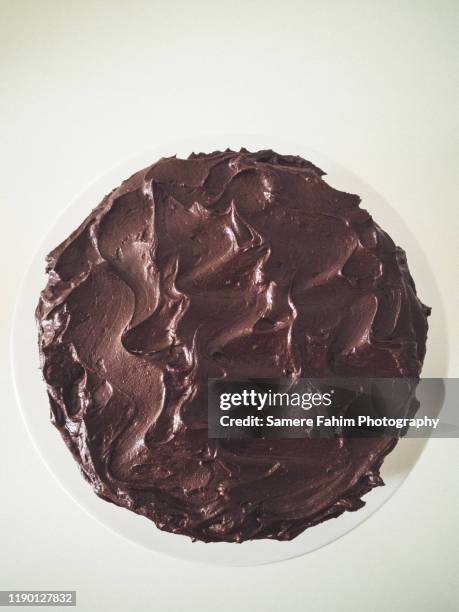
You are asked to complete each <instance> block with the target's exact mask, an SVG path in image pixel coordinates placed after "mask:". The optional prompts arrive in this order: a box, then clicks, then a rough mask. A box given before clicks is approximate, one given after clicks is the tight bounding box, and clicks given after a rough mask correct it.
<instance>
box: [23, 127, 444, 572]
mask: <svg viewBox="0 0 459 612" xmlns="http://www.w3.org/2000/svg"><path fill="white" fill-rule="evenodd" d="M241 146H244V147H246V148H248V149H250V150H257V149H264V148H273V149H275V150H277V151H279V152H280V153H290V154H298V155H302V156H303V157H305V158H306V159H310V160H311V161H312V162H313V163H314V164H316V165H318V166H319V167H321V168H322V169H323V170H324V171H326V172H327V175H328V177H327V181H328V182H329V183H330V184H332V185H333V186H334V187H337V188H340V189H344V190H346V191H350V192H354V193H358V194H359V195H361V196H362V199H363V204H362V205H363V206H364V207H365V208H366V209H368V210H369V211H370V213H371V214H372V215H373V216H374V218H375V219H376V221H377V222H378V223H379V224H380V225H381V226H382V227H383V228H384V229H386V230H387V231H388V232H389V233H390V234H391V235H392V237H393V238H394V239H395V240H396V242H398V243H400V244H401V246H402V247H403V248H405V249H406V250H407V252H408V259H409V264H410V268H411V269H412V270H413V269H414V270H415V273H414V276H415V278H416V279H417V281H418V289H419V286H420V285H421V284H422V287H423V290H421V291H419V293H420V295H421V297H422V298H424V299H425V300H426V301H427V302H428V303H430V304H432V303H435V304H437V305H438V304H441V299H440V296H439V292H438V289H437V287H436V283H435V279H434V276H433V274H432V272H431V270H430V267H429V264H428V261H427V259H426V257H425V256H424V254H423V252H422V249H421V248H420V247H419V245H418V243H417V242H416V240H415V239H414V237H413V236H412V235H411V233H410V231H409V230H408V228H407V227H406V226H405V225H404V223H403V221H402V220H401V218H400V217H399V216H398V215H397V214H396V212H395V211H394V209H393V208H391V207H390V206H389V205H388V204H387V203H386V202H385V201H384V200H383V199H382V198H381V197H380V196H378V195H377V194H376V193H375V192H374V191H373V190H372V189H370V188H369V187H368V185H366V184H365V183H364V182H363V181H361V180H360V179H359V178H358V177H357V176H355V175H354V174H352V173H351V172H349V171H347V170H345V169H344V168H343V167H341V166H340V165H338V164H336V163H335V162H333V161H331V160H330V159H327V158H326V157H324V156H323V155H321V154H319V153H317V152H314V151H311V150H308V149H307V148H305V147H303V146H298V145H295V144H292V143H286V142H284V141H279V140H278V139H273V138H269V139H268V138H263V137H254V136H251V137H248V136H234V135H233V136H224V135H222V136H213V137H197V138H194V139H190V140H187V141H181V142H178V143H172V144H170V145H164V146H161V147H157V148H155V149H153V150H151V151H149V152H148V153H144V154H142V155H140V156H138V157H136V158H135V159H132V160H130V161H128V162H126V163H123V164H121V165H120V166H119V167H117V168H115V169H114V170H112V171H110V172H108V173H107V174H106V175H105V176H104V177H103V178H101V179H98V180H97V181H95V182H94V183H93V184H92V185H91V186H90V187H88V188H87V189H86V190H84V191H83V192H81V193H80V195H78V196H77V197H76V198H75V199H74V200H73V201H72V202H71V204H70V205H69V207H68V208H66V209H65V211H64V212H63V214H62V215H61V217H60V218H59V219H58V220H57V222H56V224H55V225H54V227H52V229H51V230H50V232H49V234H48V236H47V237H46V239H45V240H44V242H43V244H42V245H41V247H40V249H39V251H38V253H37V254H36V256H35V258H34V260H33V263H32V265H31V267H30V270H29V272H28V274H27V276H26V278H25V282H24V284H23V287H22V291H21V293H20V296H19V299H18V303H17V307H16V313H15V318H14V324H13V330H12V360H13V373H14V379H15V387H16V393H17V398H18V402H19V405H20V407H21V411H22V416H23V418H24V421H25V424H26V427H27V430H28V432H29V434H30V436H31V438H32V441H33V443H34V445H35V447H36V449H37V451H38V453H39V454H40V456H41V458H42V459H43V461H44V462H45V464H46V465H47V467H48V468H49V470H50V471H51V473H52V474H53V475H54V476H55V477H56V479H57V481H58V482H59V483H60V485H61V486H62V487H63V489H64V490H65V491H66V492H67V493H68V494H69V495H70V496H71V497H72V499H74V500H75V502H76V503H78V504H79V505H80V506H81V507H82V508H83V509H84V510H85V511H87V512H88V513H89V514H90V515H91V516H93V517H94V518H96V519H97V520H98V521H100V523H102V524H103V525H104V526H105V527H108V528H109V529H111V530H113V531H114V532H116V533H117V534H120V535H122V536H124V537H125V538H127V539H129V540H131V541H133V542H136V543H137V544H140V545H142V546H144V547H147V548H149V549H151V550H154V551H157V552H162V553H164V554H167V555H172V556H174V557H179V558H182V559H188V560H193V561H201V562H207V563H212V564H220V565H258V564H262V563H271V562H275V561H281V560H284V559H289V558H292V557H296V556H299V555H303V554H306V553H308V552H311V551H313V550H316V549H318V548H320V547H322V546H324V545H326V544H329V543H330V542H333V541H334V540H336V539H337V538H339V537H341V536H342V535H344V534H345V533H348V532H349V531H350V530H351V529H354V528H355V527H357V525H359V524H360V523H362V522H363V521H364V520H365V519H367V518H368V517H369V516H371V515H372V514H373V513H374V512H375V511H376V510H377V509H378V508H380V507H381V506H382V505H383V504H384V503H385V502H386V501H387V500H388V499H389V498H390V497H391V495H392V494H393V493H394V492H395V491H396V490H397V488H398V487H399V486H400V485H401V483H402V482H403V480H404V479H405V478H406V476H407V474H408V473H409V472H410V470H411V469H412V468H413V466H414V464H415V462H416V460H417V459H418V457H419V455H420V453H421V452H422V449H423V447H424V445H425V440H419V439H410V440H402V441H401V442H400V443H399V445H398V446H397V447H396V449H395V450H394V451H393V452H392V453H391V454H390V455H389V457H388V458H387V459H386V461H385V463H384V465H383V469H382V476H383V478H384V480H385V482H386V486H385V487H379V488H377V489H375V490H373V491H371V492H370V493H369V494H368V495H366V496H365V501H366V506H365V507H364V508H362V509H361V510H359V511H358V512H352V513H350V512H346V513H345V514H343V515H342V516H340V517H339V518H337V519H332V520H330V521H327V522H325V523H322V524H320V525H317V526H316V527H313V528H312V529H309V530H307V531H306V532H304V533H303V534H301V535H300V536H298V537H297V538H295V539H294V540H293V541H291V542H276V541H267V540H261V541H253V542H244V543H243V544H228V543H214V544H204V543H202V542H194V543H193V542H191V540H189V539H188V538H186V537H183V536H178V535H172V534H168V533H164V532H162V531H160V530H159V529H157V528H156V527H155V525H154V524H153V523H152V522H150V521H149V520H147V519H145V518H144V517H141V516H138V515H136V514H134V513H132V512H129V511H127V510H125V509H123V508H119V507H117V506H114V505H113V504H110V503H107V502H105V501H103V500H101V499H99V498H98V497H97V496H96V495H95V494H94V493H93V492H92V489H91V488H90V486H89V485H88V484H87V483H86V482H85V481H84V479H83V477H82V476H81V474H80V472H79V470H78V467H77V464H76V463H75V462H74V460H73V458H72V457H71V454H70V452H69V451H68V450H67V447H66V446H65V444H64V442H63V441H62V439H61V437H60V435H59V433H58V432H57V430H55V429H54V427H53V426H52V425H51V424H50V422H49V405H48V399H47V395H46V391H45V384H44V382H43V380H42V377H41V372H40V370H39V360H38V349H37V330H36V327H35V321H34V310H35V306H36V303H37V301H38V296H39V292H40V290H41V289H43V287H44V286H45V283H46V277H45V273H44V267H45V265H44V259H45V255H46V254H47V253H48V252H49V251H50V250H52V249H53V248H54V247H55V246H56V245H57V244H58V243H60V242H61V241H62V240H63V239H65V238H66V237H67V236H68V235H69V234H70V233H71V231H72V230H74V229H75V228H76V227H77V226H78V225H79V224H80V222H81V221H82V220H83V219H84V218H85V217H86V215H87V214H88V213H89V212H90V211H91V210H92V209H93V208H94V207H95V206H96V205H97V204H98V202H100V201H101V199H102V198H103V196H104V195H105V194H106V193H108V192H109V191H111V189H112V188H113V187H116V186H117V185H119V184H120V183H121V181H122V180H124V179H125V178H127V177H128V176H130V175H131V174H133V173H134V172H135V171H136V170H139V169H140V168H143V167H145V166H148V165H149V164H151V163H153V162H154V161H156V160H157V159H159V158H160V157H163V156H169V155H174V154H177V155H178V156H180V157H184V156H187V155H188V154H189V153H191V152H192V151H195V152H197V151H206V152H210V151H214V150H217V149H224V148H227V147H230V148H232V149H239V148H240V147H241ZM419 277H422V278H421V280H422V282H421V281H420V280H419ZM437 314H438V315H441V313H440V312H439V309H438V308H437ZM439 319H440V322H439V324H437V325H436V329H435V334H434V336H433V337H431V338H429V347H428V348H429V350H428V360H427V361H426V364H425V368H424V373H425V375H426V376H428V375H430V376H434V375H438V371H441V372H442V373H443V372H446V361H447V351H446V349H445V347H446V346H447V334H446V329H445V328H444V323H443V321H444V319H443V317H441V316H440V317H439ZM431 335H432V334H431Z"/></svg>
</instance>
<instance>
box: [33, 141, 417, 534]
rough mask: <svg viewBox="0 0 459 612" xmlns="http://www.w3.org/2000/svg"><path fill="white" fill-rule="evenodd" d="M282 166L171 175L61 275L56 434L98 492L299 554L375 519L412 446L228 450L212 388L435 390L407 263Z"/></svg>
mask: <svg viewBox="0 0 459 612" xmlns="http://www.w3.org/2000/svg"><path fill="white" fill-rule="evenodd" d="M323 174H324V173H323V172H322V171H321V170H320V169H319V168H317V167H315V166H314V165H313V164H312V163H310V162H308V161H306V160H304V159H302V158H300V157H296V156H290V155H279V154H277V153H274V152H273V151H259V152H257V153H250V152H248V151H246V150H244V149H242V150H241V151H240V152H234V151H230V150H227V151H224V152H215V153H211V154H202V153H201V154H198V155H195V154H192V155H191V156H190V157H189V158H188V159H178V158H176V157H172V158H167V159H161V160H160V161H158V162H157V163H155V164H153V165H152V166H150V167H148V168H145V169H144V170H141V171H140V172H138V173H137V174H135V175H134V176H132V177H131V178H129V179H128V180H126V181H125V182H123V183H122V185H121V186H120V187H118V188H117V189H115V190H114V191H113V192H112V193H110V194H109V195H108V196H106V197H105V198H104V200H103V201H102V202H101V203H100V204H99V206H97V208H95V210H93V212H92V213H91V214H90V215H89V216H88V217H87V219H86V220H85V221H84V222H83V223H82V224H81V225H80V227H79V228H78V229H77V230H75V231H74V232H73V233H72V234H71V236H70V237H69V238H67V240H65V241H64V242H63V243H62V244H61V245H60V246H58V247H57V248H56V249H55V250H54V251H52V252H51V253H50V254H49V256H48V258H47V263H48V266H47V271H48V274H49V278H48V284H47V286H46V288H45V289H44V291H43V292H42V294H41V297H40V301H39V304H38V307H37V311H36V318H37V322H38V325H39V346H40V355H41V362H42V368H43V375H44V378H45V380H46V383H47V388H48V394H49V399H50V404H51V413H52V421H53V423H54V425H55V426H56V427H57V428H58V429H59V431H60V433H61V434H62V436H63V438H64V440H65V442H66V443H67V445H68V447H69V448H70V450H71V451H72V453H73V455H74V457H75V459H76V460H77V461H78V463H79V464H80V467H81V470H82V472H83V474H84V476H85V477H86V479H87V480H88V481H89V482H90V483H91V485H92V487H93V488H94V490H95V492H96V493H97V495H99V496H100V497H102V498H104V499H106V500H109V501H111V502H113V503H115V504H118V505H120V506H124V507H126V508H128V509H129V510H132V511H134V512H137V513H139V514H142V515H144V516H146V517H148V518H150V519H152V520H153V521H154V522H155V523H156V525H157V526H158V527H159V528H160V529H164V530H166V531H170V532H173V533H179V534H186V535H189V536H191V537H192V538H196V539H199V540H203V541H206V542H209V541H229V542H240V541H243V540H247V539H254V538H273V539H278V540H289V539H291V538H293V537H295V536H297V535H298V534H299V533H301V532H302V531H304V530H305V529H306V528H308V527H310V526H312V525H315V524H317V523H319V522H321V521H324V520H326V519H329V518H332V517H336V516H338V515H340V514H341V513H342V512H344V511H345V510H356V509H358V508H360V507H361V506H362V505H363V502H362V500H361V497H362V495H363V494H365V493H367V492H368V491H369V490H370V489H372V488H373V487H375V486H378V485H381V484H383V483H382V480H381V478H380V476H379V468H380V466H381V464H382V462H383V460H384V457H385V456H386V455H387V453H389V452H390V451H391V450H392V448H393V447H394V445H395V444H396V440H395V439H393V438H373V439H343V438H336V439H289V440H264V439H248V440H247V439H245V440H234V439H233V440H211V439H209V438H208V433H207V382H208V379H209V378H219V377H227V378H228V379H231V378H238V377H243V378H246V377H251V378H263V379H266V378H271V379H272V378H279V377H292V378H297V377H300V376H302V377H333V376H364V377H365V376H366V377H370V376H373V377H376V376H379V377H399V376H408V377H417V376H418V375H419V374H420V370H421V366H422V362H423V358H424V354H425V346H426V335H427V315H428V314H429V309H428V308H427V307H425V306H423V304H422V303H421V302H420V301H419V299H418V298H417V296H416V290H415V286H414V283H413V280H412V278H411V276H410V273H409V271H408V268H407V263H406V258H405V254H404V252H403V251H402V250H401V249H400V248H397V247H396V246H395V245H394V243H393V241H392V240H391V238H390V237H389V236H388V235H387V234H386V233H385V232H384V231H383V230H382V229H381V228H380V227H379V226H378V225H376V223H375V222H374V221H373V220H372V218H371V216H370V215H369V213H368V212H367V211H365V210H363V209H362V208H360V207H359V203H360V198H359V197H358V196H357V195H351V194H348V193H344V192H340V191H337V190H336V189H333V188H332V187H330V186H329V185H328V184H327V183H326V182H324V180H323V179H322V176H323Z"/></svg>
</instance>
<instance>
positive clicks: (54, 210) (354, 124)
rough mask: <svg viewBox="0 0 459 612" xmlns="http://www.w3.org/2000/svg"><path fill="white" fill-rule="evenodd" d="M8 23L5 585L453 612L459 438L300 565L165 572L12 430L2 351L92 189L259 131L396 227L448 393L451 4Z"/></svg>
mask: <svg viewBox="0 0 459 612" xmlns="http://www.w3.org/2000/svg"><path fill="white" fill-rule="evenodd" d="M0 9H1V14H0V24H1V25H0V28H1V31H0V46H1V59H0V61H1V83H2V95H1V99H0V104H1V111H2V112H1V135H2V136H1V160H0V168H1V174H2V178H1V181H0V197H1V207H2V215H1V220H2V221H1V222H2V240H1V244H0V248H1V250H2V253H1V261H2V264H3V265H2V289H1V296H0V297H1V299H0V334H1V338H0V343H1V367H0V377H1V379H0V382H1V385H2V402H1V409H2V416H1V425H2V436H1V444H0V453H1V456H0V470H1V483H0V487H1V491H2V497H1V505H0V513H1V525H0V537H1V540H0V542H1V544H0V563H1V567H0V588H1V589H76V590H77V591H78V609H79V610H85V611H86V610H87V611H98V610H109V609H111V610H127V609H132V610H146V609H156V610H161V611H163V610H173V611H176V610H189V611H194V610H196V611H197V610H199V611H201V610H202V611H203V612H207V611H209V612H210V611H212V612H213V611H214V610H222V611H226V610H228V611H230V610H231V611H233V610H238V609H239V610H250V611H252V610H253V611H257V610H287V611H288V610H292V611H296V610H314V611H316V610H317V611H322V610H324V611H325V610H333V611H335V610H387V609H390V610H416V611H418V610H429V611H430V610H454V609H457V607H458V606H459V585H458V579H457V555H458V553H459V546H458V543H459V538H458V528H457V522H456V521H457V513H458V509H459V495H458V492H459V488H458V479H457V465H458V463H459V441H458V440H449V441H448V440H433V441H431V442H430V443H429V444H428V447H427V450H426V452H425V453H424V455H423V456H422V458H421V460H420V462H419V463H418V465H417V466H416V468H415V470H414V471H413V472H412V474H411V475H410V476H409V478H408V480H407V481H406V483H405V484H404V485H403V486H402V488H401V489H400V491H399V492H398V493H397V494H396V496H395V497H394V498H393V499H392V500H391V501H390V502H389V503H388V504H387V505H386V506H385V507H384V508H383V509H382V510H380V511H379V512H378V513H377V514H376V515H375V516H373V517H372V518H371V519H370V520H369V521H367V522H366V523H365V524H363V525H362V526H361V527H359V528H358V529H357V530H356V531H354V532H352V533H351V534H349V535H347V536H346V537H344V538H343V539H341V540H340V541H338V542H336V543H334V544H332V545H330V546H328V547H326V548H324V549H322V550H320V551H317V552H314V553H312V554H311V555H309V556H307V557H303V558H300V559H297V560H294V561H288V562H283V563H281V564H277V565H272V566H266V567H257V568H241V569H225V568H212V567H206V566H201V565H193V564H190V563H185V562H179V561H174V560H171V559H169V558H166V557H162V556H159V555H155V554H153V553H151V552H147V551H144V550H143V549H140V548H137V547H135V546H134V545H132V544H130V543H128V542H125V541H124V540H122V539H120V538H117V537H116V536H114V535H112V534H111V533H110V532H108V531H105V530H104V529H103V528H101V527H100V526H99V525H98V524H97V523H95V522H94V521H93V520H92V519H91V518H89V517H87V516H86V515H84V514H83V513H82V512H81V510H79V508H78V507H77V506H76V505H74V504H73V502H72V501H71V500H70V499H68V498H67V497H66V496H65V494H64V493H63V492H62V491H61V489H60V488H58V487H57V485H56V484H55V482H54V480H53V479H52V477H51V476H50V475H49V474H48V472H47V471H46V468H45V467H44V466H43V465H42V463H41V462H40V460H39V458H38V456H37V455H36V453H35V451H34V449H33V448H32V446H31V443H30V441H29V440H28V438H27V436H26V434H25V430H24V427H23V425H22V422H21V420H20V417H19V413H18V410H17V406H16V403H15V400H14V396H13V391H12V385H11V379H10V371H9V357H8V340H9V330H10V317H11V314H12V310H13V304H14V299H15V296H16V294H17V291H18V287H19V282H20V279H21V277H22V275H23V274H24V272H25V270H26V268H27V266H28V263H29V261H30V259H31V258H32V256H33V253H34V251H35V250H36V248H37V246H38V243H39V241H40V240H41V237H42V235H43V234H44V233H46V232H47V231H48V229H49V227H50V225H52V224H53V223H54V220H55V218H56V216H57V215H58V214H59V212H60V211H61V210H62V208H63V207H64V206H65V204H66V203H67V202H68V201H69V199H71V198H72V196H74V195H75V193H77V192H78V191H80V190H81V189H83V188H84V187H85V186H86V185H87V184H88V183H89V182H90V181H91V180H92V179H93V178H94V177H96V176H98V175H100V174H103V173H104V172H106V171H107V170H108V169H109V168H110V167H112V166H113V165H115V164H118V163H119V162H120V161H122V160H124V159H126V158H128V157H130V156H133V155H136V154H137V153H138V152H139V151H140V152H141V151H143V150H145V149H148V148H152V147H154V146H156V145H157V144H158V143H161V142H170V141H173V140H176V139H183V138H185V137H188V136H193V135H195V134H202V133H222V132H223V133H231V132H237V133H261V134H264V135H270V134H272V135H273V137H280V138H285V139H290V140H293V141H297V142H298V141H301V142H305V143H307V146H308V147H310V148H315V149H318V150H320V151H323V152H324V153H326V154H328V155H329V156H330V157H332V158H334V159H336V160H337V161H340V162H342V163H343V164H344V165H346V166H347V167H349V168H350V169H352V170H355V171H356V172H357V173H358V174H359V175H360V176H361V177H362V178H364V179H365V180H366V181H367V182H368V183H370V184H371V185H372V187H373V188H375V189H376V190H377V191H379V192H380V193H381V194H382V195H383V196H384V197H385V198H386V199H387V200H388V201H389V202H391V203H392V204H393V205H394V206H395V207H396V208H397V210H398V212H399V214H400V215H401V216H402V217H403V219H404V220H405V222H407V223H408V224H409V225H410V228H411V230H412V232H413V233H414V234H415V235H416V236H417V237H418V239H419V241H420V242H421V243H422V244H423V245H424V248H425V251H426V252H427V254H428V257H429V260H430V262H431V266H432V268H433V270H434V272H435V275H436V278H437V281H438V284H439V286H440V289H441V291H442V293H443V300H444V303H445V305H446V317H447V325H448V329H449V334H450V338H451V354H450V371H449V375H450V376H454V375H455V376H458V374H459V361H458V355H457V350H456V345H457V340H458V329H457V322H458V316H457V314H456V312H457V309H458V307H459V304H458V300H457V270H456V269H455V267H454V266H453V263H454V262H455V261H456V260H457V246H456V242H457V229H458V228H457V217H458V215H457V206H458V204H457V189H455V187H456V185H457V182H456V176H457V166H458V161H459V160H458V146H457V134H458V128H459V125H458V113H457V110H456V108H457V97H458V91H457V82H458V61H457V58H458V53H459V48H458V44H457V31H458V29H459V6H458V3H457V2H453V1H451V2H448V1H446V0H440V1H435V2H434V1H432V0H431V1H429V2H425V1H416V0H412V1H402V2H400V1H399V2H395V1H386V2H371V1H367V2H365V1H361V2H349V1H348V2H344V1H336V2H330V1H328V2H327V1H316V2H310V1H309V2H308V1H303V2H288V1H285V2H270V1H269V0H264V1H260V2H258V1H256V2H250V1H248V0H246V1H245V2H240V1H239V0H234V1H233V2H228V3H225V2H217V1H216V0H214V1H213V2H210V1H208V2H196V1H191V0H188V1H187V2H185V1H182V2H174V1H168V2H162V3H160V2H154V1H151V2H135V1H131V2H115V1H113V0H112V1H111V2H105V1H100V2H58V1H56V2H46V1H39V0H36V1H31V2H23V1H16V2H5V1H2V2H0ZM386 229H390V232H391V234H392V235H394V236H395V238H396V239H397V241H398V242H399V243H400V244H402V245H403V235H400V234H399V233H397V228H386ZM408 258H409V253H408ZM412 267H413V266H412ZM421 272H422V271H420V273H419V275H420V276H421V277H422V274H421ZM413 274H414V276H415V277H416V269H415V267H414V269H413ZM453 275H455V276H453ZM453 283H454V284H453ZM418 289H419V293H420V295H421V297H422V299H423V300H424V301H425V302H426V303H430V302H429V287H428V286H421V287H418ZM435 316H436V313H435V311H434V313H433V317H435ZM437 316H439V315H437ZM436 374H437V375H446V372H438V373H436Z"/></svg>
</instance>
